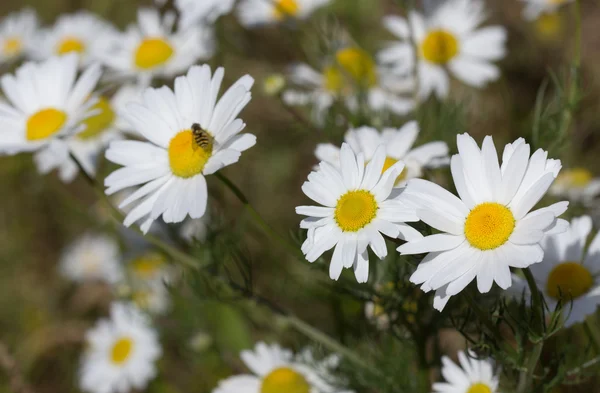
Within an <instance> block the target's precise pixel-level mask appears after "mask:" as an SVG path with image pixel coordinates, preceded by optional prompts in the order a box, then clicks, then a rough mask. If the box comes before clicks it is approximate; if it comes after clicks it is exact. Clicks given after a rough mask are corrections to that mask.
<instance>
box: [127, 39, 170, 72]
mask: <svg viewBox="0 0 600 393" xmlns="http://www.w3.org/2000/svg"><path fill="white" fill-rule="evenodd" d="M173 52H174V51H173V48H172V47H171V45H170V44H169V43H168V42H167V41H165V40H164V39H162V38H146V39H145V40H143V41H142V43H141V44H140V46H138V48H137V51H136V52H135V65H136V66H137V67H138V68H141V69H143V70H147V69H150V68H154V67H158V66H160V65H163V64H164V63H166V62H167V61H168V60H169V59H170V58H171V56H173Z"/></svg>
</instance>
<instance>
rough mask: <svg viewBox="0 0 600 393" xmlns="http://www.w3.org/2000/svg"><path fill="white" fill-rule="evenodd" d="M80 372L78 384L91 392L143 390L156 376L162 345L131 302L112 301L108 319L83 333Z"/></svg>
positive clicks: (105, 392)
mask: <svg viewBox="0 0 600 393" xmlns="http://www.w3.org/2000/svg"><path fill="white" fill-rule="evenodd" d="M86 341H87V344H88V345H87V347H86V350H85V353H84V354H83V358H82V364H81V370H80V373H79V377H80V387H81V389H82V390H84V391H86V392H90V393H123V392H128V391H131V390H138V391H140V390H143V389H145V388H146V386H147V385H148V382H149V381H150V380H152V379H153V378H154V377H155V376H156V364H155V363H156V361H157V360H158V359H159V358H160V356H161V347H160V343H159V341H158V336H157V334H156V331H155V330H154V329H153V328H152V327H151V326H150V323H149V320H148V319H147V318H146V316H145V315H143V314H142V313H141V312H140V311H139V310H138V309H137V308H136V307H134V306H133V305H131V304H125V303H113V304H112V306H111V310H110V319H102V320H100V321H98V322H97V324H96V326H95V327H94V328H93V329H91V330H89V331H88V332H87V334H86Z"/></svg>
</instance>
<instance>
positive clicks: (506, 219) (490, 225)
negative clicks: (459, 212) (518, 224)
mask: <svg viewBox="0 0 600 393" xmlns="http://www.w3.org/2000/svg"><path fill="white" fill-rule="evenodd" d="M514 229H515V217H514V216H513V214H512V212H511V211H510V209H508V208H507V207H506V206H504V205H501V204H499V203H495V202H486V203H482V204H480V205H477V206H475V208H473V210H471V212H470V213H469V215H468V216H467V220H466V222H465V236H466V238H467V240H468V241H469V243H470V244H471V245H472V246H473V247H475V248H478V249H480V250H493V249H495V248H498V247H500V246H501V245H503V244H504V243H506V241H507V240H508V238H509V237H510V235H511V234H512V233H513V230H514Z"/></svg>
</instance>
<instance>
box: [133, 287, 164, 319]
mask: <svg viewBox="0 0 600 393" xmlns="http://www.w3.org/2000/svg"><path fill="white" fill-rule="evenodd" d="M131 300H132V301H133V303H134V304H135V305H136V306H137V307H139V308H140V309H141V310H144V311H146V312H148V313H150V314H153V315H163V314H165V313H166V312H167V311H169V309H170V308H171V298H170V296H169V290H168V289H167V287H166V286H165V283H164V282H158V281H149V282H145V283H141V282H138V283H136V284H135V288H134V289H133V292H132V293H131Z"/></svg>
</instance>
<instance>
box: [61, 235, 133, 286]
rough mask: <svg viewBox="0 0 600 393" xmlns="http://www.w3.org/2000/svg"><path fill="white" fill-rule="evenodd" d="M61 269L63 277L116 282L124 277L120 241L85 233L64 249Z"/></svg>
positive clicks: (74, 279) (77, 280)
mask: <svg viewBox="0 0 600 393" xmlns="http://www.w3.org/2000/svg"><path fill="white" fill-rule="evenodd" d="M59 269H60V272H61V274H62V275H63V276H65V277H66V278H68V279H70V280H73V281H75V282H87V281H104V282H106V283H108V284H115V283H117V282H118V281H119V280H121V279H122V278H123V268H122V266H121V252H120V250H119V244H118V243H117V242H116V240H115V239H113V238H112V237H110V236H107V235H104V234H95V233H88V234H85V235H83V236H81V237H79V238H78V239H77V240H75V242H74V243H73V244H71V245H70V246H69V247H67V249H66V250H65V251H64V252H63V254H62V256H61V258H60V263H59Z"/></svg>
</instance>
